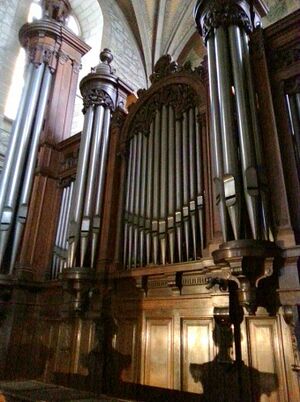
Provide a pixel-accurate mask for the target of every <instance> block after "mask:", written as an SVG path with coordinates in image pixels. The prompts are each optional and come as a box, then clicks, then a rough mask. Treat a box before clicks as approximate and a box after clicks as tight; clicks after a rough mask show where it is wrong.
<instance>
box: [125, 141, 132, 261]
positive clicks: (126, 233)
mask: <svg viewBox="0 0 300 402" xmlns="http://www.w3.org/2000/svg"><path fill="white" fill-rule="evenodd" d="M132 154H133V141H130V145H129V155H128V172H127V186H126V199H125V213H126V216H125V225H124V255H123V265H124V267H126V265H127V252H128V247H129V245H128V220H129V201H130V184H131V174H132V173H131V171H132Z"/></svg>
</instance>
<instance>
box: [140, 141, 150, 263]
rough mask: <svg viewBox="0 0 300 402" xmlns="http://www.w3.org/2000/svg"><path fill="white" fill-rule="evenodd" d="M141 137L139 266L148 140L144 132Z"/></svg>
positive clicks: (141, 248)
mask: <svg viewBox="0 0 300 402" xmlns="http://www.w3.org/2000/svg"><path fill="white" fill-rule="evenodd" d="M140 135H141V137H142V167H141V204H140V216H139V234H140V235H139V239H140V242H139V244H140V247H139V249H140V266H143V265H144V243H145V242H144V240H145V213H146V180H147V176H146V174H147V171H146V167H147V156H148V155H147V150H148V140H147V137H146V136H145V135H144V134H140Z"/></svg>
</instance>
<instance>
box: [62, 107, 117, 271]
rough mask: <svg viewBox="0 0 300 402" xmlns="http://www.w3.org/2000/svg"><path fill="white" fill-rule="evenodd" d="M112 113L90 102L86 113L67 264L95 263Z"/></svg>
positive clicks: (71, 217) (72, 209) (70, 223)
mask: <svg viewBox="0 0 300 402" xmlns="http://www.w3.org/2000/svg"><path fill="white" fill-rule="evenodd" d="M110 115H111V110H110V108H108V107H106V106H104V105H93V104H92V105H89V106H88V108H87V110H86V113H85V120H84V127H83V131H82V135H81V145H80V151H79V158H78V167H77V175H76V180H75V184H74V191H73V196H72V201H71V212H70V217H69V235H68V236H69V237H68V244H69V248H68V260H67V267H68V268H72V267H78V266H79V267H81V268H82V267H84V266H88V267H94V265H95V257H96V252H97V244H98V239H99V233H100V227H101V213H102V203H103V190H104V183H105V176H106V161H107V155H108V145H109V128H110ZM78 255H79V258H78Z"/></svg>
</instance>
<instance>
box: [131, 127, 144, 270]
mask: <svg viewBox="0 0 300 402" xmlns="http://www.w3.org/2000/svg"><path fill="white" fill-rule="evenodd" d="M136 137H137V149H136V169H135V183H136V184H135V193H134V209H133V228H134V230H133V233H134V236H133V261H134V266H135V267H136V266H137V260H138V238H139V236H138V234H139V211H140V205H139V204H140V196H141V194H140V188H141V162H142V134H141V133H138V134H137V136H136Z"/></svg>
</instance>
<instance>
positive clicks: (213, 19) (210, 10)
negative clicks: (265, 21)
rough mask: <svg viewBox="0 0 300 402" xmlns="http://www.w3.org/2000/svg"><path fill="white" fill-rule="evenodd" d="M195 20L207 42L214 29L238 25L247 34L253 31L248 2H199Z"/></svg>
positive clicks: (227, 0)
mask: <svg viewBox="0 0 300 402" xmlns="http://www.w3.org/2000/svg"><path fill="white" fill-rule="evenodd" d="M194 18H195V20H196V24H197V28H198V30H199V33H200V35H201V36H202V37H203V39H204V41H205V42H206V41H207V39H208V37H209V35H210V34H211V33H212V32H213V30H214V29H216V28H218V27H220V26H223V27H228V26H230V25H238V26H240V27H242V28H244V29H245V31H246V32H247V33H249V32H251V31H252V29H253V24H252V21H251V16H250V10H249V9H248V5H247V3H246V2H242V1H232V0H210V1H204V0H202V1H201V0H200V1H198V3H197V5H196V7H195V10H194Z"/></svg>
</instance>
